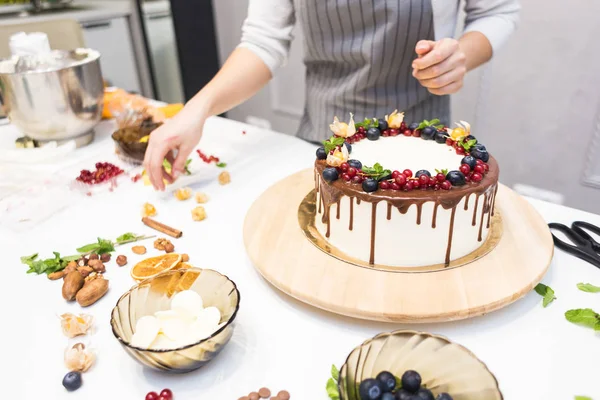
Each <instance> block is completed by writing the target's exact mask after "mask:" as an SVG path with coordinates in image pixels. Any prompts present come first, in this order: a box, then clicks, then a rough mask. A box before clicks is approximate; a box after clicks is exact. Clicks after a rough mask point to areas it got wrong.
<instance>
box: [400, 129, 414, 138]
mask: <svg viewBox="0 0 600 400" xmlns="http://www.w3.org/2000/svg"><path fill="white" fill-rule="evenodd" d="M402 134H403V135H404V136H412V131H411V130H410V129H405V130H403V131H402Z"/></svg>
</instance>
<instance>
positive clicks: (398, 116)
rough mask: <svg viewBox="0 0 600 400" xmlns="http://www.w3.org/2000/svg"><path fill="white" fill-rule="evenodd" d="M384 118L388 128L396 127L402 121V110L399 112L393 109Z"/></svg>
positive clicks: (398, 126)
mask: <svg viewBox="0 0 600 400" xmlns="http://www.w3.org/2000/svg"><path fill="white" fill-rule="evenodd" d="M385 119H386V121H387V123H388V128H394V129H398V128H400V125H402V121H404V112H401V113H399V112H398V110H394V112H393V113H391V114H390V115H386V116H385Z"/></svg>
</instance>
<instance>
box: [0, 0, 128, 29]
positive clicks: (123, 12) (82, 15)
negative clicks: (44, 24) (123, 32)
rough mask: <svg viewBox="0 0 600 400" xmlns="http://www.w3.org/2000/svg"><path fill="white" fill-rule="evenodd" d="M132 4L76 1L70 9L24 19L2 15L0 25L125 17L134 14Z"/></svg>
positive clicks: (125, 1) (92, 0)
mask: <svg viewBox="0 0 600 400" xmlns="http://www.w3.org/2000/svg"><path fill="white" fill-rule="evenodd" d="M131 7H132V2H131V1H127V0H122V1H120V0H116V1H102V0H91V1H85V2H83V1H75V2H74V3H73V4H71V5H70V6H69V7H66V8H62V9H56V10H49V11H42V12H40V13H31V14H29V15H27V16H24V17H19V16H17V15H16V14H0V25H15V24H20V23H24V22H41V21H48V20H53V19H61V18H71V19H75V20H77V21H79V22H89V21H97V20H102V19H110V18H118V17H125V16H128V15H130V14H131V13H132V10H131Z"/></svg>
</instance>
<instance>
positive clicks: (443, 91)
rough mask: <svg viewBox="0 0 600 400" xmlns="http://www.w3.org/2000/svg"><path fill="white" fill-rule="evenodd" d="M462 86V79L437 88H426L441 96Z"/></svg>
mask: <svg viewBox="0 0 600 400" xmlns="http://www.w3.org/2000/svg"><path fill="white" fill-rule="evenodd" d="M462 87H463V80H462V79H461V80H459V81H455V82H452V83H450V84H449V85H446V86H444V87H441V88H437V89H427V90H429V92H430V93H432V94H435V95H438V96H442V95H445V94H453V93H456V92H458V91H459V90H460V89H461V88H462Z"/></svg>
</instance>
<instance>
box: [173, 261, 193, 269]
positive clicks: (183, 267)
mask: <svg viewBox="0 0 600 400" xmlns="http://www.w3.org/2000/svg"><path fill="white" fill-rule="evenodd" d="M193 267H194V266H193V265H191V264H188V263H186V262H183V261H182V262H180V263H179V264H177V266H176V267H175V268H176V269H189V268H193Z"/></svg>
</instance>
